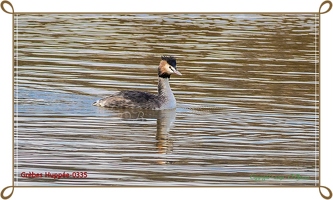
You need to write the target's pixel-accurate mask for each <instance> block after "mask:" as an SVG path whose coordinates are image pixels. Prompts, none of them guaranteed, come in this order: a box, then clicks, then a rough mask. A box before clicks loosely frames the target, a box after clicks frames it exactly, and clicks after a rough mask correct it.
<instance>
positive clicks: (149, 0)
mask: <svg viewBox="0 0 333 200" xmlns="http://www.w3.org/2000/svg"><path fill="white" fill-rule="evenodd" d="M10 2H11V3H12V4H13V6H14V9H15V11H16V12H20V11H21V12H28V11H31V12H33V11H35V12H52V11H53V12H57V11H61V12H73V11H78V12H79V11H80V12H87V11H90V12H119V11H122V12H133V11H141V12H147V11H151V12H157V11H162V12H170V11H172V12H184V11H186V12H195V11H197V12H208V11H209V12H279V11H283V12H295V11H296V12H297V11H298V12H316V11H317V10H318V9H319V6H320V4H321V3H322V1H318V0H309V1H304V0H293V1H290V0H279V1H267V0H266V1H264V0H251V1H246V0H233V1H216V0H205V1H188V0H181V1H180V0H168V1H153V0H140V1H135V0H122V1H106V0H94V1H91V0H89V1H88V0H81V1H68V0H66V1H65V0H58V1H56V0H53V1H42V0H29V1H26V0H11V1H10ZM217 2H219V3H217ZM305 2H306V3H305ZM332 16H333V10H331V11H330V12H329V13H326V14H324V15H321V31H322V32H321V72H320V73H321V116H320V117H321V171H320V174H321V184H322V185H324V186H327V187H329V188H330V189H331V190H333V179H332V178H331V177H333V172H332V169H333V164H332V162H329V160H331V159H330V158H331V156H330V155H331V153H332V144H331V143H332V142H333V141H332V136H331V135H332V134H333V133H332V129H331V127H330V123H332V122H331V121H332V117H331V113H332V112H333V109H332V108H333V106H332V104H333V103H332V102H333V94H332V90H331V87H332V85H333V78H331V76H332V66H333V61H332V58H333V57H332V55H331V54H332V52H333V49H332V45H333V41H332V40H333V39H332V35H333V29H332V19H333V17H332ZM11 17H12V16H11V15H9V14H6V13H4V12H2V10H1V11H0V24H1V30H0V34H1V37H0V50H1V54H0V55H1V57H0V61H1V67H2V71H1V73H0V81H1V82H0V83H1V84H0V87H1V90H0V91H1V93H2V94H1V103H0V111H1V116H2V118H1V125H2V129H1V130H2V131H1V139H0V148H1V156H0V158H1V163H2V165H1V170H0V189H1V190H2V189H3V188H4V187H6V186H9V185H10V184H11V180H12V175H11V170H12V165H11V163H12V162H11V159H12V157H11V154H10V152H11V148H12V147H11V141H12V135H11V132H12V127H11V126H12V122H11V117H10V116H12V107H11V101H12V100H11V96H12V87H11V84H12V72H11V66H12V59H11V58H12V52H11V45H12V39H11V37H12V32H11V23H12V21H11ZM330 29H331V30H330ZM330 45H331V46H330ZM330 163H331V164H330ZM180 195H185V197H186V199H206V198H209V199H240V198H243V199H248V198H250V199H252V198H255V199H268V198H269V199H284V198H286V199H294V198H295V199H296V198H297V199H311V200H313V199H322V197H321V196H320V194H319V191H318V189H317V188H299V189H297V188H283V189H276V188H132V189H128V188H116V189H115V188H99V189H86V188H75V189H74V188H72V189H71V188H69V189H67V188H66V189H54V188H51V189H50V188H45V189H40V188H35V189H32V188H25V189H19V188H16V189H15V192H14V194H13V196H12V197H11V199H30V198H34V199H45V198H48V197H54V198H68V197H73V198H75V199H77V198H78V199H130V198H132V199H148V200H149V199H168V200H169V199H173V198H174V199H178V198H183V197H181V196H180Z"/></svg>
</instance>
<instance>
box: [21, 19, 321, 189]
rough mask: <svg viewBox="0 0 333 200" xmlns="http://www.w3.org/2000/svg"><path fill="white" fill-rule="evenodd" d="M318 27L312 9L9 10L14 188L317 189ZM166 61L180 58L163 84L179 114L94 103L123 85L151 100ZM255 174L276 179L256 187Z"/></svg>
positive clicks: (168, 111)
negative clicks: (12, 17)
mask: <svg viewBox="0 0 333 200" xmlns="http://www.w3.org/2000/svg"><path fill="white" fill-rule="evenodd" d="M316 21H318V16H316V15H310V14H307V15H305V14H289V15H283V14H274V15H273V14H272V15H267V14H165V15H162V14H135V15H120V14H85V15H83V14H82V15H81V14H80V15H79V14H75V15H74V14H71V15H70V14H38V15H37V14H34V15H32V14H20V15H16V16H15V63H16V65H15V145H16V147H17V148H16V149H15V174H16V176H15V180H16V184H17V185H48V186H55V185H109V186H233V185H237V186H239V185H303V186H304V185H316V184H317V183H318V117H319V115H318V105H319V104H318V90H319V86H318V83H319V82H318V79H319V75H318V70H319V68H318V67H317V64H318V61H316V60H317V59H318V48H317V42H318V40H317V39H316V35H317V32H318V25H316ZM161 55H173V56H175V57H176V58H177V67H178V69H179V71H180V72H181V73H182V74H183V76H177V77H176V76H172V77H171V80H170V82H171V87H172V89H173V91H174V94H175V97H176V99H177V109H175V110H166V111H147V110H117V109H105V108H100V107H94V106H92V103H93V102H94V101H95V100H97V99H99V98H101V97H104V96H107V95H109V94H113V93H115V92H117V91H120V90H125V89H136V90H143V91H148V92H152V93H156V92H157V75H156V73H157V69H156V68H157V66H158V63H159V61H160V56H161ZM22 172H27V173H28V172H34V173H37V174H38V173H42V175H43V177H39V178H27V177H23V176H22ZM45 172H46V173H48V172H50V173H62V172H66V173H69V174H70V175H72V173H73V172H87V177H86V178H83V177H81V178H73V177H71V178H60V179H54V178H48V177H45ZM73 175H74V174H73ZM263 176H270V178H268V179H265V180H263V179H259V180H255V179H256V178H255V177H257V178H259V177H263ZM297 176H298V177H303V178H296V177H297ZM276 177H283V178H281V179H276ZM287 177H289V178H287ZM290 177H291V178H290Z"/></svg>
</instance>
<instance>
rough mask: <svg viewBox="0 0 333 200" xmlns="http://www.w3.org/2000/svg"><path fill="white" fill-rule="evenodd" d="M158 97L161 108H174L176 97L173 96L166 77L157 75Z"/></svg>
mask: <svg viewBox="0 0 333 200" xmlns="http://www.w3.org/2000/svg"><path fill="white" fill-rule="evenodd" d="M158 97H159V98H161V100H162V106H161V109H172V108H176V99H175V96H173V93H172V90H171V88H170V84H169V79H168V78H161V77H158Z"/></svg>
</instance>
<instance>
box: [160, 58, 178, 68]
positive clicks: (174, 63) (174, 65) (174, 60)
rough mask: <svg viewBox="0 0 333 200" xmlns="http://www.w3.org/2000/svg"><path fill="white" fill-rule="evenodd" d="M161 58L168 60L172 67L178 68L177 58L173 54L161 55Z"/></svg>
mask: <svg viewBox="0 0 333 200" xmlns="http://www.w3.org/2000/svg"><path fill="white" fill-rule="evenodd" d="M161 59H162V60H165V61H167V63H168V64H169V65H171V66H172V67H174V68H175V69H177V67H176V64H177V63H176V58H174V57H173V56H161Z"/></svg>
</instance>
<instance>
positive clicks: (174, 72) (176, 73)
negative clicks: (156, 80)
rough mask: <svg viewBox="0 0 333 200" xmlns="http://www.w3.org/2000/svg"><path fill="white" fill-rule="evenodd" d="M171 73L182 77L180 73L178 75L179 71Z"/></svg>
mask: <svg viewBox="0 0 333 200" xmlns="http://www.w3.org/2000/svg"><path fill="white" fill-rule="evenodd" d="M173 73H175V74H177V75H179V76H181V75H182V73H180V72H179V71H177V70H175V71H173Z"/></svg>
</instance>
